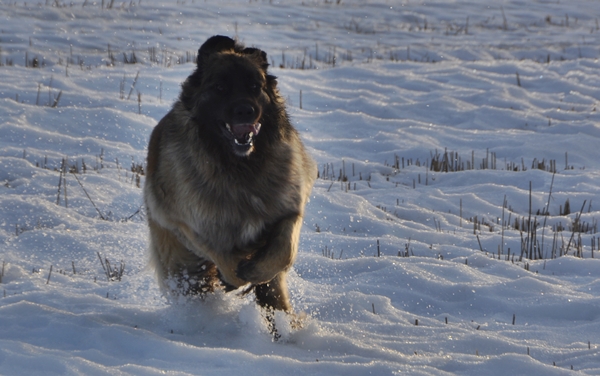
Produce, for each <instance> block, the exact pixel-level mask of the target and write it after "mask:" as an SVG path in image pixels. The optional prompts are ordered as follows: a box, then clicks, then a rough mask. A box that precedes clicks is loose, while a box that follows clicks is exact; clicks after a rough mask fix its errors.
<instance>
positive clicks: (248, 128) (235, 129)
mask: <svg viewBox="0 0 600 376" xmlns="http://www.w3.org/2000/svg"><path fill="white" fill-rule="evenodd" d="M259 131H260V123H256V124H251V123H243V124H234V125H232V126H231V133H233V137H235V138H236V139H242V138H244V137H245V136H246V135H247V134H249V133H252V134H253V135H254V136H256V135H257V134H258V132H259Z"/></svg>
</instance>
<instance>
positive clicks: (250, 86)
mask: <svg viewBox="0 0 600 376" xmlns="http://www.w3.org/2000/svg"><path fill="white" fill-rule="evenodd" d="M197 65H198V66H197V69H196V71H195V72H194V73H193V74H192V75H191V76H190V77H188V79H187V80H186V82H185V83H184V85H183V90H182V94H181V101H182V102H183V103H184V104H185V105H186V107H187V108H188V109H190V111H192V113H193V114H194V117H195V118H196V120H197V123H198V124H201V125H202V129H201V132H209V133H212V135H213V136H214V137H212V138H210V139H214V140H215V141H216V142H220V143H222V144H223V145H227V146H229V147H230V148H231V151H232V152H233V153H234V154H235V155H236V156H239V157H247V156H249V155H250V154H251V153H252V152H253V151H254V148H255V142H256V139H257V138H258V137H261V136H260V134H261V126H262V124H261V122H263V116H264V113H265V111H267V107H268V106H269V105H271V104H272V103H273V102H274V101H276V97H277V96H276V92H275V90H276V89H275V87H276V83H277V81H276V78H275V77H274V76H271V75H269V74H267V67H268V65H269V64H268V63H267V54H266V53H265V52H264V51H261V50H259V49H256V48H244V46H242V45H240V44H238V43H236V42H235V41H234V40H233V39H231V38H228V37H224V36H214V37H212V38H209V39H208V40H207V41H206V42H205V43H204V44H203V45H202V46H201V47H200V49H199V50H198V62H197ZM202 136H203V135H202V134H201V137H202ZM205 136H208V135H205ZM207 138H209V137H207Z"/></svg>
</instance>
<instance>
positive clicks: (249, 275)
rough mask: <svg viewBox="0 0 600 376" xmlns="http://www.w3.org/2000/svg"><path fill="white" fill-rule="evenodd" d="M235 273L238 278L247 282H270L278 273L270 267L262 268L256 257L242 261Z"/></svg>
mask: <svg viewBox="0 0 600 376" xmlns="http://www.w3.org/2000/svg"><path fill="white" fill-rule="evenodd" d="M235 274H236V276H237V277H238V278H240V279H243V280H244V281H246V282H251V283H253V284H259V283H266V282H269V281H270V280H272V279H273V278H274V277H275V275H276V274H277V273H274V272H273V271H271V270H268V269H266V270H265V269H262V268H261V267H260V263H259V262H257V260H256V259H250V260H242V261H240V263H239V264H238V267H237V270H236V271H235Z"/></svg>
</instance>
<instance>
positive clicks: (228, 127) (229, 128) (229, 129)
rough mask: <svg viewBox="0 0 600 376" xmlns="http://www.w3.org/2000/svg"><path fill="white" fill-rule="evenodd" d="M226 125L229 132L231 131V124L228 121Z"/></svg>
mask: <svg viewBox="0 0 600 376" xmlns="http://www.w3.org/2000/svg"><path fill="white" fill-rule="evenodd" d="M225 127H226V128H227V130H228V131H229V132H231V127H230V126H229V124H228V123H225Z"/></svg>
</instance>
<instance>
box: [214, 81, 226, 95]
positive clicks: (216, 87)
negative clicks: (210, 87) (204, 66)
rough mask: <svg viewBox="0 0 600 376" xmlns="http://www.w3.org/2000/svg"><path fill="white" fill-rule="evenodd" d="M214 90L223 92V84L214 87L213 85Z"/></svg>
mask: <svg viewBox="0 0 600 376" xmlns="http://www.w3.org/2000/svg"><path fill="white" fill-rule="evenodd" d="M215 89H216V90H217V91H218V92H220V93H222V92H224V91H225V84H223V83H218V84H216V85H215Z"/></svg>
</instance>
